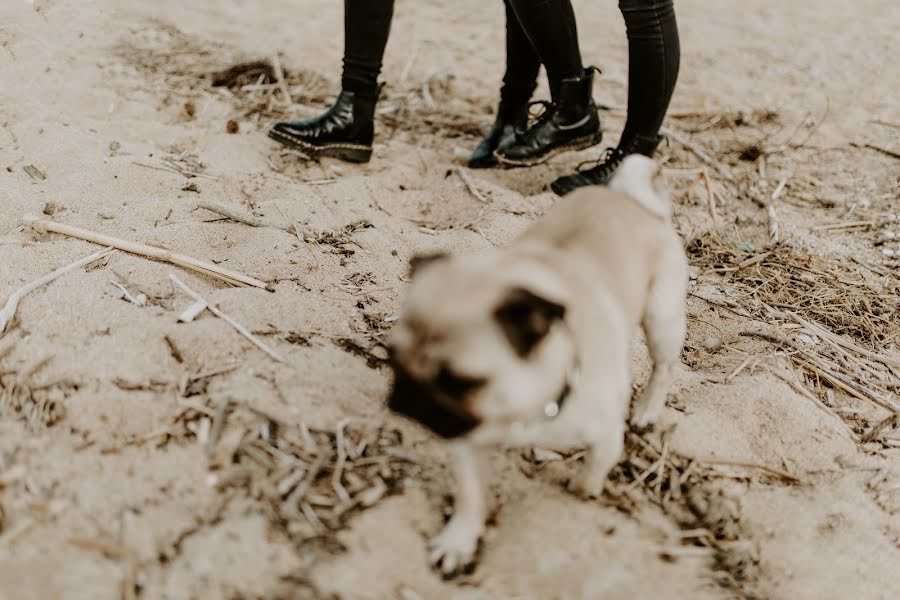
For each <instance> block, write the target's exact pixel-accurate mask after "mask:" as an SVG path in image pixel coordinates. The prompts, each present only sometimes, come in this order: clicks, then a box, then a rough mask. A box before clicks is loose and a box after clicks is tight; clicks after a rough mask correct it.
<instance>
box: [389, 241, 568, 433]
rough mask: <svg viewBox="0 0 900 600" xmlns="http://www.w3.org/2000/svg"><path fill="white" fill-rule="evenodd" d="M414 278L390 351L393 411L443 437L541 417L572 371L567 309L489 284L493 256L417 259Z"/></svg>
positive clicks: (520, 289) (515, 288)
mask: <svg viewBox="0 0 900 600" xmlns="http://www.w3.org/2000/svg"><path fill="white" fill-rule="evenodd" d="M412 266H413V271H414V276H413V277H414V280H413V284H412V286H411V288H410V292H409V296H408V298H407V302H406V305H405V307H404V311H403V314H402V315H401V318H400V320H399V321H398V323H397V326H396V327H395V328H394V330H393V331H392V332H391V335H390V339H389V346H390V350H391V366H392V368H393V371H394V382H393V388H392V390H391V395H390V398H389V400H388V406H389V408H390V409H391V410H393V411H395V412H397V413H400V414H403V415H405V416H407V417H410V418H412V419H414V420H416V421H418V422H420V423H421V424H423V425H425V426H426V427H428V428H429V429H431V430H432V431H433V432H434V433H436V434H438V435H439V436H441V437H445V438H453V437H459V436H463V435H466V434H468V433H470V432H472V431H473V430H475V429H476V428H477V427H478V426H479V425H481V424H483V423H493V424H508V423H512V422H515V421H519V420H525V419H531V418H534V417H535V416H537V415H539V414H541V411H542V410H543V407H544V405H545V404H546V403H547V402H549V401H552V400H553V399H554V398H555V397H556V395H557V394H558V393H559V390H560V388H561V386H562V385H563V383H562V382H564V381H565V377H566V370H567V367H568V365H569V364H570V363H571V357H572V353H573V350H572V348H571V340H570V339H569V336H567V335H565V334H564V333H563V332H562V331H560V329H561V328H560V327H557V325H558V324H559V322H561V321H562V319H563V317H564V315H565V308H564V307H563V306H562V305H560V304H559V303H556V302H553V301H551V300H548V299H546V298H544V297H542V296H541V295H539V294H537V293H535V292H533V291H530V290H529V289H528V288H526V287H524V286H519V285H516V284H514V283H512V282H510V281H503V279H502V278H500V279H498V278H496V277H492V276H491V272H492V268H491V265H490V260H489V259H488V258H484V257H480V258H474V257H464V258H449V257H445V256H432V257H424V258H419V259H415V260H413V261H412Z"/></svg>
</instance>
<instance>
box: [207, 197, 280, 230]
mask: <svg viewBox="0 0 900 600" xmlns="http://www.w3.org/2000/svg"><path fill="white" fill-rule="evenodd" d="M197 208H205V209H206V210H208V211H211V212H214V213H216V214H217V215H222V216H223V217H228V218H229V219H231V220H232V221H237V222H239V223H243V224H245V225H249V226H250V227H263V226H265V223H263V222H262V221H260V220H259V219H256V218H254V217H245V216H244V215H240V214H238V213H236V212H234V211H233V210H231V209H229V208H225V207H224V206H222V205H221V204H216V203H215V202H206V201H205V200H202V201H200V202H198V203H197Z"/></svg>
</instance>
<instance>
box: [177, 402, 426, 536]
mask: <svg viewBox="0 0 900 600" xmlns="http://www.w3.org/2000/svg"><path fill="white" fill-rule="evenodd" d="M223 406H225V404H224V403H223V404H220V405H219V408H220V410H217V411H216V412H215V413H214V417H213V418H214V420H215V422H216V423H221V424H222V426H221V430H220V432H219V435H218V436H216V437H215V438H214V437H212V436H211V437H210V441H209V443H208V445H207V451H208V456H210V457H211V468H212V469H213V474H214V478H213V480H212V483H213V484H214V485H215V486H216V487H217V488H218V489H220V490H226V489H229V488H239V489H243V490H245V491H246V493H247V495H248V496H250V497H252V498H254V499H256V500H257V501H258V502H260V504H261V505H262V507H263V509H264V510H265V512H266V514H267V515H268V516H269V518H270V520H271V522H272V523H273V525H274V526H275V527H277V528H278V529H281V530H282V531H284V532H285V534H286V535H287V536H288V537H289V538H290V539H291V540H293V541H294V543H295V544H296V545H298V546H302V545H305V544H308V543H314V542H324V543H325V544H326V546H328V545H330V546H332V547H333V546H335V545H336V544H337V540H336V538H335V537H334V536H335V534H336V533H337V532H338V531H340V530H341V529H343V528H344V527H345V526H346V525H347V523H348V522H349V520H350V519H351V518H352V517H353V516H354V515H355V514H357V513H359V512H361V511H363V510H365V509H367V508H370V507H372V506H374V505H376V504H377V503H378V502H379V501H380V500H381V499H382V498H384V497H385V496H388V495H391V494H395V493H398V492H400V491H401V490H402V487H403V481H404V479H405V478H406V477H407V476H408V475H409V474H410V469H411V468H413V467H414V466H415V461H414V460H413V459H411V458H410V457H409V456H408V455H407V454H405V453H404V452H403V451H402V450H401V447H402V438H401V435H400V432H399V431H396V430H393V429H388V428H385V427H381V426H378V427H361V428H353V427H350V426H349V423H348V422H347V421H341V422H340V423H338V424H337V426H336V427H335V428H334V429H331V430H325V429H317V428H311V427H307V426H305V425H303V424H301V425H299V426H297V425H290V424H287V423H284V422H281V421H278V420H276V419H275V418H273V417H271V416H269V415H266V414H265V413H262V412H260V411H258V410H255V409H253V408H250V407H248V406H245V405H240V404H236V403H232V404H230V405H229V406H227V407H226V408H224V409H222V408H221V407H223ZM193 418H194V419H208V418H209V417H208V416H207V415H206V414H205V413H201V412H194V413H193ZM213 440H215V442H213Z"/></svg>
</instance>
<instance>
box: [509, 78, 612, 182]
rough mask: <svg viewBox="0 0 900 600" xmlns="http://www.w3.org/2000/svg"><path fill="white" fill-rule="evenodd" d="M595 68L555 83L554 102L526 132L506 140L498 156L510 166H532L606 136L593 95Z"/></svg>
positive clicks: (586, 146)
mask: <svg viewBox="0 0 900 600" xmlns="http://www.w3.org/2000/svg"><path fill="white" fill-rule="evenodd" d="M593 83H594V68H593V67H590V68H588V69H585V72H584V75H583V76H581V77H572V78H569V79H563V80H562V81H561V82H559V85H557V86H554V87H555V88H556V89H555V90H553V94H552V96H553V102H551V103H549V106H548V107H547V110H546V111H545V112H544V114H542V115H541V116H540V117H539V118H538V120H537V121H536V122H535V123H534V125H532V126H531V127H529V128H528V129H527V130H526V131H523V132H519V133H517V135H516V136H515V138H513V139H511V140H509V141H507V142H504V143H502V144H501V145H500V146H499V147H498V148H497V151H496V152H495V153H494V156H496V157H497V160H498V161H499V162H500V163H501V164H503V165H504V166H507V167H529V166H532V165H538V164H541V163H542V162H545V161H546V160H548V159H549V158H551V157H552V156H555V155H557V154H559V153H560V152H567V151H570V150H583V149H584V148H589V147H591V146H593V145H595V144H599V143H600V140H601V139H602V137H603V133H602V132H601V131H600V118H599V117H598V116H597V107H596V105H595V104H594V99H593V97H592V96H591V88H592V86H593Z"/></svg>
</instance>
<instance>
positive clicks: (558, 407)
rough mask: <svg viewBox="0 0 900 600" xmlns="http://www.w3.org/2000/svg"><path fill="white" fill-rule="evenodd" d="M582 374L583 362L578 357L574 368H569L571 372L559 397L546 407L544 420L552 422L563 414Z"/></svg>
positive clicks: (573, 364)
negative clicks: (551, 420)
mask: <svg viewBox="0 0 900 600" xmlns="http://www.w3.org/2000/svg"><path fill="white" fill-rule="evenodd" d="M580 374H581V362H580V361H579V360H578V357H576V358H575V361H574V362H573V363H572V366H571V367H569V370H568V371H567V372H566V380H565V381H564V382H563V386H562V389H561V390H560V391H559V395H558V396H557V397H556V399H555V400H553V401H552V402H548V403H547V404H545V405H544V418H546V419H548V420H550V419H555V418H556V417H557V416H559V413H561V412H562V409H563V407H564V406H565V404H566V401H567V400H568V399H569V397H570V396H571V395H572V392H573V391H574V389H575V386H576V385H577V384H578V376H579V375H580Z"/></svg>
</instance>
